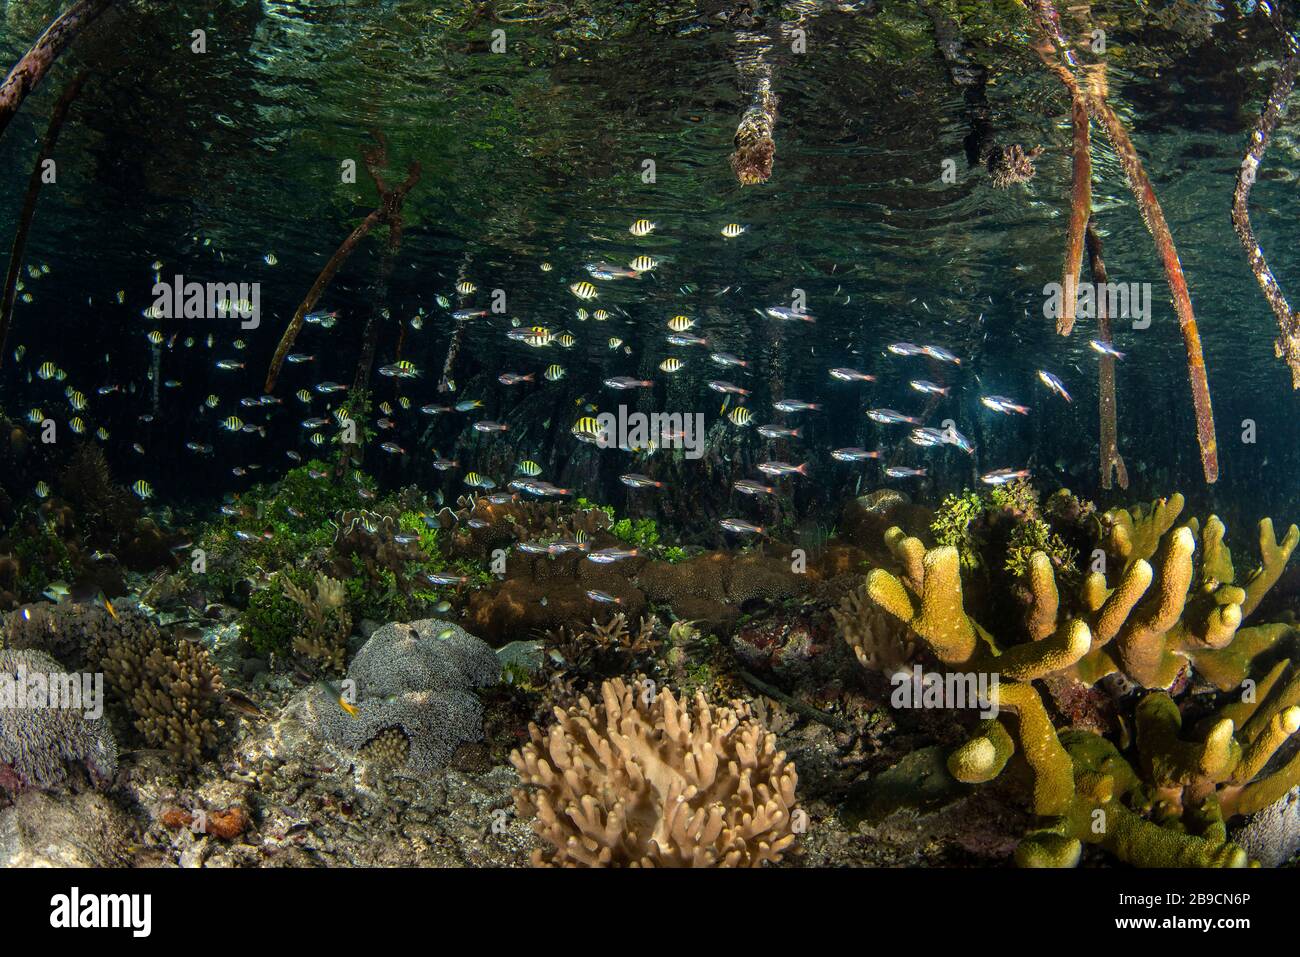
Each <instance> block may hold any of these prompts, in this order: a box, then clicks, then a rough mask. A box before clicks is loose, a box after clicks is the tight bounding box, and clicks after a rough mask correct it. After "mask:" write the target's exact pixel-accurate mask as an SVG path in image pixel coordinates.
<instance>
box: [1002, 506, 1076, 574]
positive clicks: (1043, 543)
mask: <svg viewBox="0 0 1300 957" xmlns="http://www.w3.org/2000/svg"><path fill="white" fill-rule="evenodd" d="M1034 552H1042V553H1043V554H1045V555H1046V556H1047V557H1048V558H1049V559H1050V560H1051V562H1052V568H1053V569H1055V571H1056V575H1057V579H1058V580H1061V581H1066V582H1073V581H1077V580H1078V577H1079V568H1078V565H1077V564H1076V558H1077V557H1078V556H1077V553H1076V552H1075V550H1074V549H1073V548H1071V547H1070V546H1069V545H1067V544H1066V543H1065V540H1064V539H1063V538H1061V536H1060V535H1058V534H1056V532H1054V531H1052V527H1051V526H1050V525H1048V524H1047V523H1046V522H1044V521H1042V520H1040V519H1032V520H1030V521H1028V522H1025V523H1024V524H1022V525H1017V526H1016V527H1015V528H1014V529H1012V531H1011V540H1010V541H1009V542H1008V543H1007V561H1006V565H1004V566H1003V567H1004V568H1005V569H1006V570H1007V571H1009V572H1010V573H1011V574H1012V575H1014V576H1016V577H1017V578H1019V577H1021V576H1022V575H1024V574H1026V573H1027V572H1028V571H1029V559H1030V557H1031V556H1032V555H1033V554H1034Z"/></svg>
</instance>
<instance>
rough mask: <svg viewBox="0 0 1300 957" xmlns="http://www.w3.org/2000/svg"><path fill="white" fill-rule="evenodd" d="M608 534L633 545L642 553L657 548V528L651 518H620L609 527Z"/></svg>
mask: <svg viewBox="0 0 1300 957" xmlns="http://www.w3.org/2000/svg"><path fill="white" fill-rule="evenodd" d="M609 533H610V534H611V535H613V536H614V537H615V538H621V539H622V540H623V541H625V542H627V543H628V544H629V545H635V546H636V547H637V548H638V549H640V550H641V551H642V552H650V551H653V550H654V549H656V548H658V546H659V526H658V524H656V523H655V520H654V519H652V518H636V519H633V518H621V519H619V520H618V521H616V522H615V523H614V524H613V525H612V526H611V527H610V530H609Z"/></svg>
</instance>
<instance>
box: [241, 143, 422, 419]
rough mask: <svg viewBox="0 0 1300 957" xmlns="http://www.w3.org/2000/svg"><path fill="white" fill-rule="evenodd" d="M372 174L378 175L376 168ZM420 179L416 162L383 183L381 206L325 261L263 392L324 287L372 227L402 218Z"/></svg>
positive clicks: (288, 330)
mask: <svg viewBox="0 0 1300 957" xmlns="http://www.w3.org/2000/svg"><path fill="white" fill-rule="evenodd" d="M381 146H382V143H381ZM367 155H368V156H369V155H372V154H367ZM371 175H372V176H373V175H375V174H374V171H373V170H372V172H371ZM419 181H420V164H419V163H418V162H413V163H411V165H410V167H409V172H408V173H407V176H406V180H405V181H404V182H403V183H402V184H401V185H400V186H398V187H397V188H396V189H393V190H384V189H383V188H382V186H381V188H380V193H379V208H378V209H376V210H374V211H373V212H372V213H371V214H370V215H369V216H367V217H366V218H365V219H363V220H362V221H361V222H360V223H359V224H358V225H357V227H356V229H354V230H352V233H351V234H350V235H349V236H348V238H347V239H345V240H343V243H342V245H340V246H339V248H338V249H336V250H335V251H334V255H333V256H331V257H330V259H329V262H327V263H326V264H325V268H324V269H322V270H321V272H320V275H319V276H317V277H316V281H315V282H314V283H312V287H311V289H309V290H308V291H307V297H306V298H305V299H303V301H302V303H301V304H300V305H299V306H298V310H297V312H295V313H294V314H293V318H292V319H290V320H289V325H288V326H287V327H285V330H284V335H283V336H281V337H280V344H279V345H278V346H276V348H275V355H274V356H273V357H272V358H271V365H270V368H268V369H267V371H266V384H265V385H264V386H263V391H265V392H267V393H270V392H272V391H274V390H275V382H276V379H278V378H279V377H280V369H281V368H282V367H283V366H284V360H285V357H286V356H287V355H288V354H289V350H290V349H292V348H293V344H294V341H295V340H296V339H297V338H298V333H299V332H300V331H302V323H303V320H304V319H305V318H306V316H307V313H309V312H311V311H312V309H313V308H314V307H315V306H316V303H317V302H319V301H320V297H321V296H322V295H324V293H325V288H326V287H327V286H328V285H329V284H330V281H331V280H333V278H334V275H335V273H337V272H338V271H339V269H340V268H341V267H342V266H343V263H344V262H346V261H347V258H348V257H349V256H350V255H352V251H353V250H354V249H356V247H357V243H359V242H361V240H363V239H364V238H365V237H366V235H367V234H368V233H369V232H370V231H371V230H372V229H374V228H375V227H376V226H378V225H380V224H381V223H385V224H387V225H388V226H389V227H390V229H391V228H392V226H393V224H394V222H398V221H400V218H401V212H402V204H403V203H405V202H406V194H407V193H409V192H410V191H411V190H412V189H414V188H415V184H416V183H418V182H419ZM375 182H376V185H380V184H381V182H382V181H381V180H380V179H379V178H378V177H376V180H375Z"/></svg>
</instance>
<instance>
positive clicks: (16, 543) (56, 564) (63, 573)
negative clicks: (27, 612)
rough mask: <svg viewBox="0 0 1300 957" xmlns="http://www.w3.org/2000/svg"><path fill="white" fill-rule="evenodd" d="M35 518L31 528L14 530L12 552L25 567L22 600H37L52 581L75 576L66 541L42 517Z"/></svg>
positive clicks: (21, 588)
mask: <svg viewBox="0 0 1300 957" xmlns="http://www.w3.org/2000/svg"><path fill="white" fill-rule="evenodd" d="M34 521H35V525H34V527H32V528H31V529H29V530H26V531H23V530H20V529H17V528H15V530H14V532H13V555H14V558H16V559H17V560H18V563H19V567H20V568H21V569H22V574H21V575H20V576H19V579H18V594H19V597H20V598H21V599H22V600H23V601H36V600H37V599H38V598H40V597H41V593H42V592H43V591H45V589H46V588H47V587H49V584H50V582H54V581H60V580H62V581H69V582H70V581H72V579H73V577H74V576H75V575H76V569H75V567H74V566H73V564H72V556H71V555H69V554H68V548H67V546H66V545H64V544H63V540H62V539H61V538H59V536H58V535H57V534H55V532H54V530H53V529H52V528H51V527H50V526H49V524H48V523H47V522H45V521H44V520H42V519H41V518H40V517H39V516H38V517H37V518H36V519H35V520H34Z"/></svg>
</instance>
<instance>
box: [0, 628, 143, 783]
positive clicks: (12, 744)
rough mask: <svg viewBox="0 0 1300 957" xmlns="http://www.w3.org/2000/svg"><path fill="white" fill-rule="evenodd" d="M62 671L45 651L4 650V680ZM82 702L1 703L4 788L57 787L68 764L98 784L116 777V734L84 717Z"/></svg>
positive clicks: (0, 668) (0, 656)
mask: <svg viewBox="0 0 1300 957" xmlns="http://www.w3.org/2000/svg"><path fill="white" fill-rule="evenodd" d="M63 673H64V668H63V666H62V665H60V664H59V663H58V662H57V661H55V660H54V659H53V658H51V657H50V656H49V655H47V654H44V653H43V652H40V651H0V676H6V677H7V679H8V681H10V682H16V681H17V680H18V678H19V677H20V676H21V677H23V678H24V679H26V678H30V677H31V676H33V675H42V676H46V678H47V680H48V676H51V675H62V674H63ZM73 677H76V676H73ZM62 704H68V702H62ZM82 704H83V707H82V708H72V707H17V706H15V704H14V702H0V790H7V791H20V790H24V789H26V788H38V789H41V790H49V789H53V788H57V787H59V786H61V785H63V784H65V783H66V782H67V781H68V767H69V765H77V764H79V765H83V766H84V767H85V768H86V770H87V771H88V772H89V774H90V778H91V781H92V782H93V783H95V784H97V785H100V786H102V785H104V784H106V783H107V782H108V781H110V780H112V778H113V776H114V775H115V774H116V773H117V745H116V743H115V742H114V741H113V733H112V731H111V730H110V729H109V727H108V724H107V722H105V721H104V720H103V719H102V718H88V717H86V711H87V710H89V709H90V707H91V703H90V702H82Z"/></svg>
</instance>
